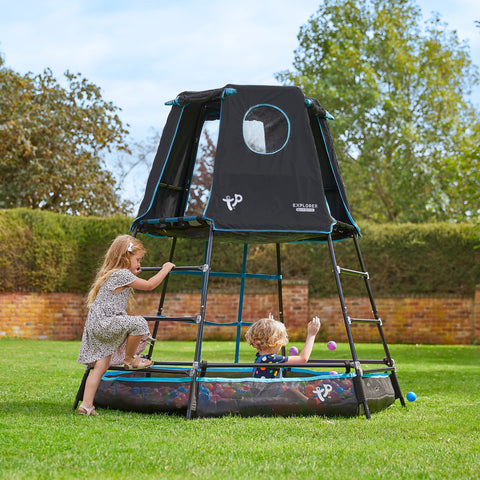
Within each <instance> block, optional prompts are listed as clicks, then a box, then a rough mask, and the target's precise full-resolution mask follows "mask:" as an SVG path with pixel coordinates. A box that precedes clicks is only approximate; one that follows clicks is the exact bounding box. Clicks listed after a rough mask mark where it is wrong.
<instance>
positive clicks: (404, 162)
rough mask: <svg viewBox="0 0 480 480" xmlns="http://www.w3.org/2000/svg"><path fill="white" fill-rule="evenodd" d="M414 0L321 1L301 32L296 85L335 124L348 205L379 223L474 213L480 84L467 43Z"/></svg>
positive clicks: (291, 74) (290, 78)
mask: <svg viewBox="0 0 480 480" xmlns="http://www.w3.org/2000/svg"><path fill="white" fill-rule="evenodd" d="M420 22H421V13H420V9H419V7H418V6H417V4H416V3H415V1H414V0H325V1H324V2H322V3H321V5H320V7H319V9H318V11H317V12H316V14H315V15H314V16H312V17H311V18H310V19H309V21H308V22H307V23H306V24H305V25H303V26H302V27H301V29H300V33H299V35H298V40H299V46H298V48H297V50H296V52H295V60H294V63H293V67H294V70H293V71H286V72H281V73H279V74H278V75H277V78H278V79H279V80H281V81H283V82H284V83H287V84H295V85H299V86H301V87H302V88H303V90H304V92H305V94H306V95H310V96H313V97H316V98H318V99H319V100H320V102H321V103H322V104H323V105H324V106H325V107H326V108H327V110H328V111H330V113H332V114H333V116H334V117H335V118H336V120H335V122H332V123H331V128H332V134H333V136H334V140H335V146H336V149H337V152H338V156H339V161H340V165H341V166H342V173H343V176H344V179H345V184H346V185H348V186H349V188H348V193H349V198H350V203H351V204H352V205H353V206H354V214H355V216H356V217H358V218H363V219H370V220H373V221H375V222H379V221H380V222H392V221H393V222H426V221H439V220H440V221H450V220H452V219H454V220H456V221H459V222H462V221H464V220H465V219H466V218H469V217H471V218H477V219H478V217H479V215H480V196H479V191H480V188H479V185H478V182H479V177H478V175H477V174H474V173H473V172H478V169H479V167H480V156H479V150H478V131H479V128H480V123H479V120H478V118H479V117H478V112H477V111H475V109H474V107H473V106H472V104H471V102H470V101H469V100H468V94H469V93H470V91H471V88H472V87H473V86H474V85H476V84H478V69H477V67H475V66H474V65H473V64H472V60H471V57H470V53H469V47H468V44H467V43H465V42H462V41H460V39H459V37H458V34H457V33H456V32H455V31H448V29H447V25H446V24H444V23H442V22H441V20H440V18H439V17H438V16H434V17H433V18H432V19H431V20H429V21H428V22H426V23H425V24H424V25H423V26H422V25H421V23H420Z"/></svg>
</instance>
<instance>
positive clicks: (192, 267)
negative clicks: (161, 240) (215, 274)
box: [141, 264, 208, 272]
mask: <svg viewBox="0 0 480 480" xmlns="http://www.w3.org/2000/svg"><path fill="white" fill-rule="evenodd" d="M161 269H162V267H142V268H141V270H142V272H154V271H158V270H161ZM188 270H193V271H200V272H206V271H208V265H207V264H204V265H190V266H183V267H173V268H172V271H177V272H185V271H188Z"/></svg>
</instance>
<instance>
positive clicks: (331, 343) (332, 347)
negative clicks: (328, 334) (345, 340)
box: [327, 340, 337, 350]
mask: <svg viewBox="0 0 480 480" xmlns="http://www.w3.org/2000/svg"><path fill="white" fill-rule="evenodd" d="M327 348H328V349H329V350H335V349H336V348H337V343H336V342H334V341H333V340H330V341H329V342H328V343H327Z"/></svg>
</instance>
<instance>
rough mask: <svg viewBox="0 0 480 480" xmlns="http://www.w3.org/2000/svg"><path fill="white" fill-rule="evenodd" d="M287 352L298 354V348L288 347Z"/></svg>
mask: <svg viewBox="0 0 480 480" xmlns="http://www.w3.org/2000/svg"><path fill="white" fill-rule="evenodd" d="M288 353H289V354H290V355H298V348H297V347H290V348H289V349H288Z"/></svg>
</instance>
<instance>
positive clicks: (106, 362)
mask: <svg viewBox="0 0 480 480" xmlns="http://www.w3.org/2000/svg"><path fill="white" fill-rule="evenodd" d="M144 254H145V248H144V247H143V245H142V243H141V242H140V241H139V240H137V239H136V238H135V237H132V236H130V235H119V236H118V237H117V238H115V240H114V241H113V242H112V244H111V246H110V248H109V249H108V251H107V253H106V255H105V259H104V262H103V265H102V267H101V268H100V270H99V271H98V273H97V277H96V278H95V281H94V283H93V286H92V288H91V290H90V293H89V294H88V298H87V306H88V307H89V311H88V315H87V321H86V322H85V329H84V331H83V336H82V343H81V346H80V353H79V355H78V363H84V364H88V365H93V370H92V371H91V372H90V375H89V376H88V377H87V382H86V384H85V392H84V395H83V401H82V403H81V405H80V407H78V413H79V414H81V415H88V416H90V415H97V412H96V411H95V407H94V406H93V399H94V397H95V393H96V391H97V388H98V385H99V384H100V380H101V378H102V376H103V374H104V373H105V372H106V371H107V369H108V367H109V366H110V360H111V357H112V354H114V353H115V352H117V351H118V350H119V349H120V348H121V347H122V344H123V343H124V342H125V339H126V344H125V360H124V362H123V363H124V367H125V369H126V370H140V369H142V368H147V367H150V366H151V365H153V362H152V361H151V360H148V359H144V358H141V357H138V356H136V355H135V354H136V353H137V349H138V346H139V344H140V340H142V337H146V336H150V330H149V328H148V323H147V321H146V320H145V319H144V318H143V317H140V316H130V315H128V314H127V308H128V304H129V299H130V294H131V292H132V288H135V289H137V290H153V289H154V288H155V287H158V285H160V283H162V281H163V280H164V278H165V277H166V276H167V275H168V274H169V273H170V271H171V270H172V268H173V267H175V265H174V264H173V263H170V262H167V263H165V264H164V265H163V266H162V269H161V270H160V271H159V272H158V273H157V274H155V275H154V276H153V277H151V278H150V279H149V280H143V279H141V278H137V274H138V273H139V272H140V271H141V268H140V262H141V261H142V258H143V255H144Z"/></svg>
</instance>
